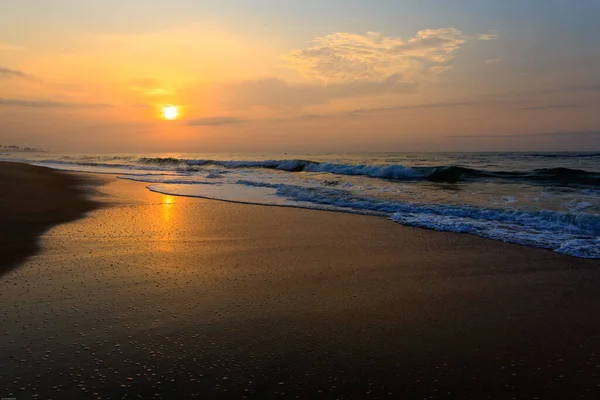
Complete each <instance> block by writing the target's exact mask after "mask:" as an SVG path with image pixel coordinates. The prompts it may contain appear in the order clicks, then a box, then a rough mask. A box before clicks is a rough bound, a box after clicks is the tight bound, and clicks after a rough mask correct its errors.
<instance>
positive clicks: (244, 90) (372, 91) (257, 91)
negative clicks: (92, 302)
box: [227, 75, 417, 109]
mask: <svg viewBox="0 0 600 400" xmlns="http://www.w3.org/2000/svg"><path fill="white" fill-rule="evenodd" d="M416 88H417V85H415V84H414V83H405V82H402V81H401V80H400V79H399V77H397V76H395V75H394V76H391V77H389V78H387V79H384V80H382V81H379V82H377V81H354V82H347V83H334V84H329V85H321V84H289V83H287V82H284V81H282V80H280V79H277V78H267V79H260V80H254V81H245V82H240V83H238V84H234V85H230V86H229V87H228V88H227V89H228V90H229V92H230V100H229V101H230V103H231V104H232V105H237V106H248V105H251V106H264V107H272V108H280V109H282V108H298V107H304V106H309V105H316V104H325V103H328V102H330V101H332V100H336V99H345V98H354V97H362V96H372V95H380V94H398V93H412V92H414V91H415V90H416Z"/></svg>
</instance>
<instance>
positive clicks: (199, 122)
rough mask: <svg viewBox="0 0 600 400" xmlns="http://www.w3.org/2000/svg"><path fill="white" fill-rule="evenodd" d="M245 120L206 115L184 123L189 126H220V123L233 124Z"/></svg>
mask: <svg viewBox="0 0 600 400" xmlns="http://www.w3.org/2000/svg"><path fill="white" fill-rule="evenodd" d="M242 122H246V120H243V119H240V118H236V117H207V118H198V119H192V120H189V121H186V122H185V125H190V126H221V125H234V124H241V123H242Z"/></svg>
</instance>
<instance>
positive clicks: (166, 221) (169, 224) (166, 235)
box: [156, 195, 176, 253]
mask: <svg viewBox="0 0 600 400" xmlns="http://www.w3.org/2000/svg"><path fill="white" fill-rule="evenodd" d="M174 205H175V196H169V195H163V197H162V203H161V213H162V221H161V222H162V225H163V226H162V228H161V231H162V235H161V236H160V237H159V238H158V242H157V244H156V248H157V250H159V251H162V252H169V253H170V252H173V251H174V245H173V239H174V235H173V234H174V232H175V228H174V227H173V222H174V220H175V218H176V216H175V213H174V207H173V206H174Z"/></svg>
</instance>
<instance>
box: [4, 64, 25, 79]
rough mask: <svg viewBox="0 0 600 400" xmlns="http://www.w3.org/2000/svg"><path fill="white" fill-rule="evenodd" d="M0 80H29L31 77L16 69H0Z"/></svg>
mask: <svg viewBox="0 0 600 400" xmlns="http://www.w3.org/2000/svg"><path fill="white" fill-rule="evenodd" d="M0 78H25V79H29V78H31V76H30V75H29V74H26V73H25V72H23V71H19V70H16V69H10V68H4V67H0Z"/></svg>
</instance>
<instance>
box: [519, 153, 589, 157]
mask: <svg viewBox="0 0 600 400" xmlns="http://www.w3.org/2000/svg"><path fill="white" fill-rule="evenodd" d="M524 156H525V157H533V158H597V157H600V153H586V152H583V153H532V154H525V155H524Z"/></svg>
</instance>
